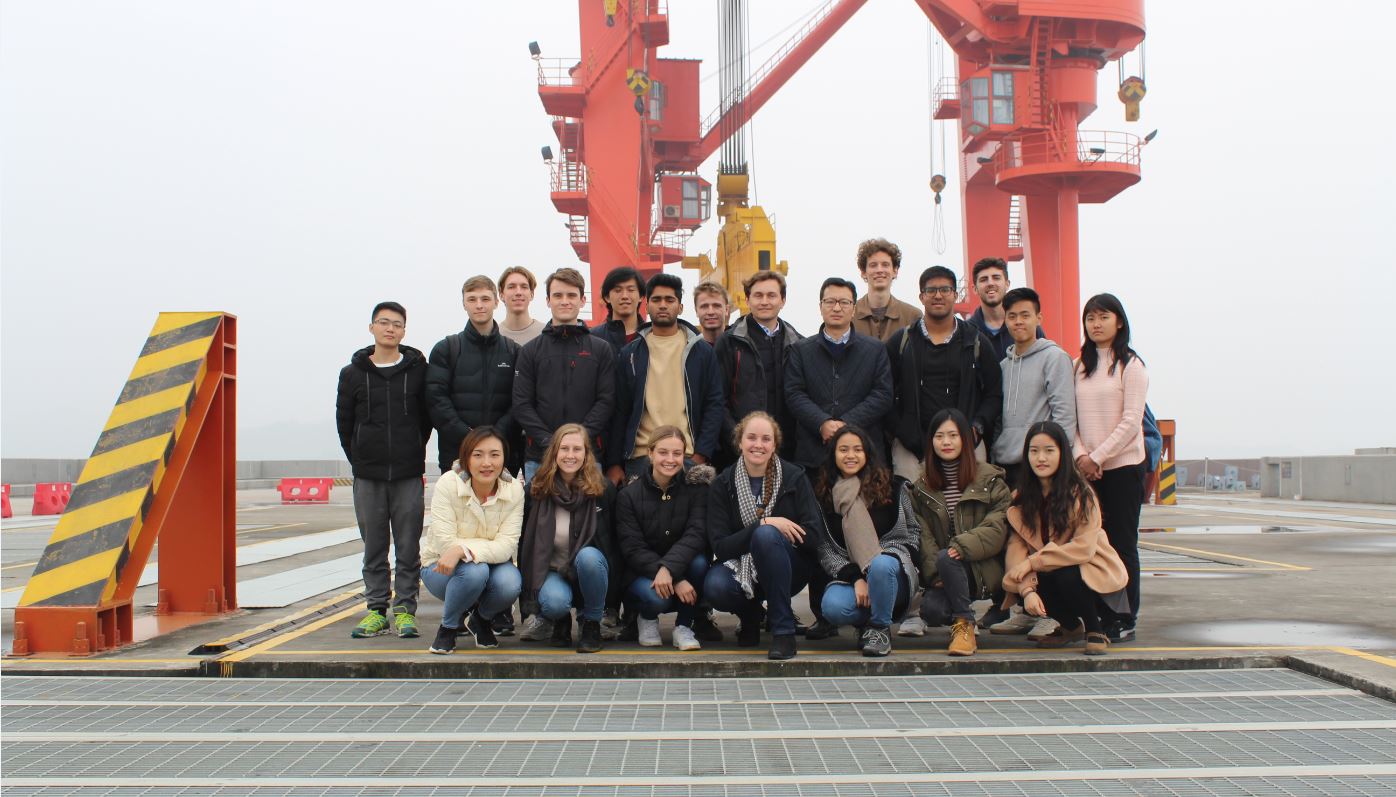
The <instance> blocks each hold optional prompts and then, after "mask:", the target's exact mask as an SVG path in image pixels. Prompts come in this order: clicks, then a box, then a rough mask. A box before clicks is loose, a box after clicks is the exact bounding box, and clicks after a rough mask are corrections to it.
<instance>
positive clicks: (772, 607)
mask: <svg viewBox="0 0 1396 797" xmlns="http://www.w3.org/2000/svg"><path fill="white" fill-rule="evenodd" d="M751 558H752V559H753V560H754V561H755V563H756V581H757V584H756V598H755V599H754V600H749V599H748V598H747V596H746V594H745V593H743V592H742V587H741V585H740V584H738V583H737V574H736V573H734V572H732V569H731V568H729V567H726V566H725V565H722V564H717V565H714V566H713V567H712V569H710V570H709V571H708V575H707V577H706V578H704V579H703V597H704V599H705V600H706V601H707V603H708V604H709V605H710V606H712V607H713V608H714V609H717V610H718V611H723V612H731V613H732V614H735V615H737V616H739V617H741V618H743V621H744V622H745V621H747V620H750V619H757V618H759V617H760V614H761V598H762V597H765V599H766V619H767V620H768V621H769V624H770V627H771V633H772V634H794V633H795V611H794V610H793V609H791V608H790V599H791V598H793V597H794V596H796V595H798V594H800V590H802V589H804V588H805V584H806V583H808V582H809V576H810V573H811V572H813V568H812V567H811V565H810V562H809V560H807V559H806V558H805V557H804V556H803V555H802V554H801V553H800V552H799V551H798V550H796V548H795V546H793V545H791V544H790V541H789V540H787V539H785V537H783V536H782V535H781V533H780V532H779V531H776V527H775V526H757V527H756V530H755V531H753V532H752V533H751Z"/></svg>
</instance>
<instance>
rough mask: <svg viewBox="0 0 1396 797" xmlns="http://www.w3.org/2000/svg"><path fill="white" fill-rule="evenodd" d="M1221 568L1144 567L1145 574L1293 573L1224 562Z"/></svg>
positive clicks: (1281, 568) (1280, 569)
mask: <svg viewBox="0 0 1396 797" xmlns="http://www.w3.org/2000/svg"><path fill="white" fill-rule="evenodd" d="M1217 564H1219V565H1221V567H1144V568H1141V569H1140V572H1144V573H1293V572H1294V570H1292V569H1290V568H1288V567H1241V566H1239V565H1228V564H1225V563H1222V562H1218V563H1217Z"/></svg>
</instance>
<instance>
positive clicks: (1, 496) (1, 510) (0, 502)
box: [0, 484, 15, 517]
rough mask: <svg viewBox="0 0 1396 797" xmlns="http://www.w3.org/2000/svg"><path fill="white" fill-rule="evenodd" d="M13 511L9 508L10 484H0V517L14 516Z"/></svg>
mask: <svg viewBox="0 0 1396 797" xmlns="http://www.w3.org/2000/svg"><path fill="white" fill-rule="evenodd" d="M14 516H15V511H14V510H13V509H11V508H10V485H8V484H0V517H14Z"/></svg>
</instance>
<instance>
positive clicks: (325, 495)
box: [276, 479, 334, 504]
mask: <svg viewBox="0 0 1396 797" xmlns="http://www.w3.org/2000/svg"><path fill="white" fill-rule="evenodd" d="M333 484H334V479H282V480H281V483H280V484H278V485H276V489H277V491H278V492H280V493H281V503H283V504H328V503H329V502H330V487H331V486H332V485H333Z"/></svg>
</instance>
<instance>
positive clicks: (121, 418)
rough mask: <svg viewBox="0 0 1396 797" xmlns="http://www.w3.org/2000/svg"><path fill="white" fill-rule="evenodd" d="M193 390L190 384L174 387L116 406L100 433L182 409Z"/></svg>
mask: <svg viewBox="0 0 1396 797" xmlns="http://www.w3.org/2000/svg"><path fill="white" fill-rule="evenodd" d="M193 389H194V385H192V384H187V385H176V386H175V387H172V388H170V389H169V390H162V391H160V392H159V393H151V394H150V395H149V396H141V397H140V398H138V399H134V400H132V401H128V402H126V403H125V404H118V405H116V406H115V407H112V411H111V416H110V417H109V418H107V425H106V426H103V427H102V431H104V432H105V431H106V430H108V429H115V428H116V427H118V426H125V425H126V424H128V423H131V422H132V421H139V420H140V419H141V418H149V417H150V416H152V415H159V414H160V413H162V412H165V411H166V410H172V409H175V408H178V407H183V406H184V402H186V401H188V400H189V392H190V391H191V390H193Z"/></svg>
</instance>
